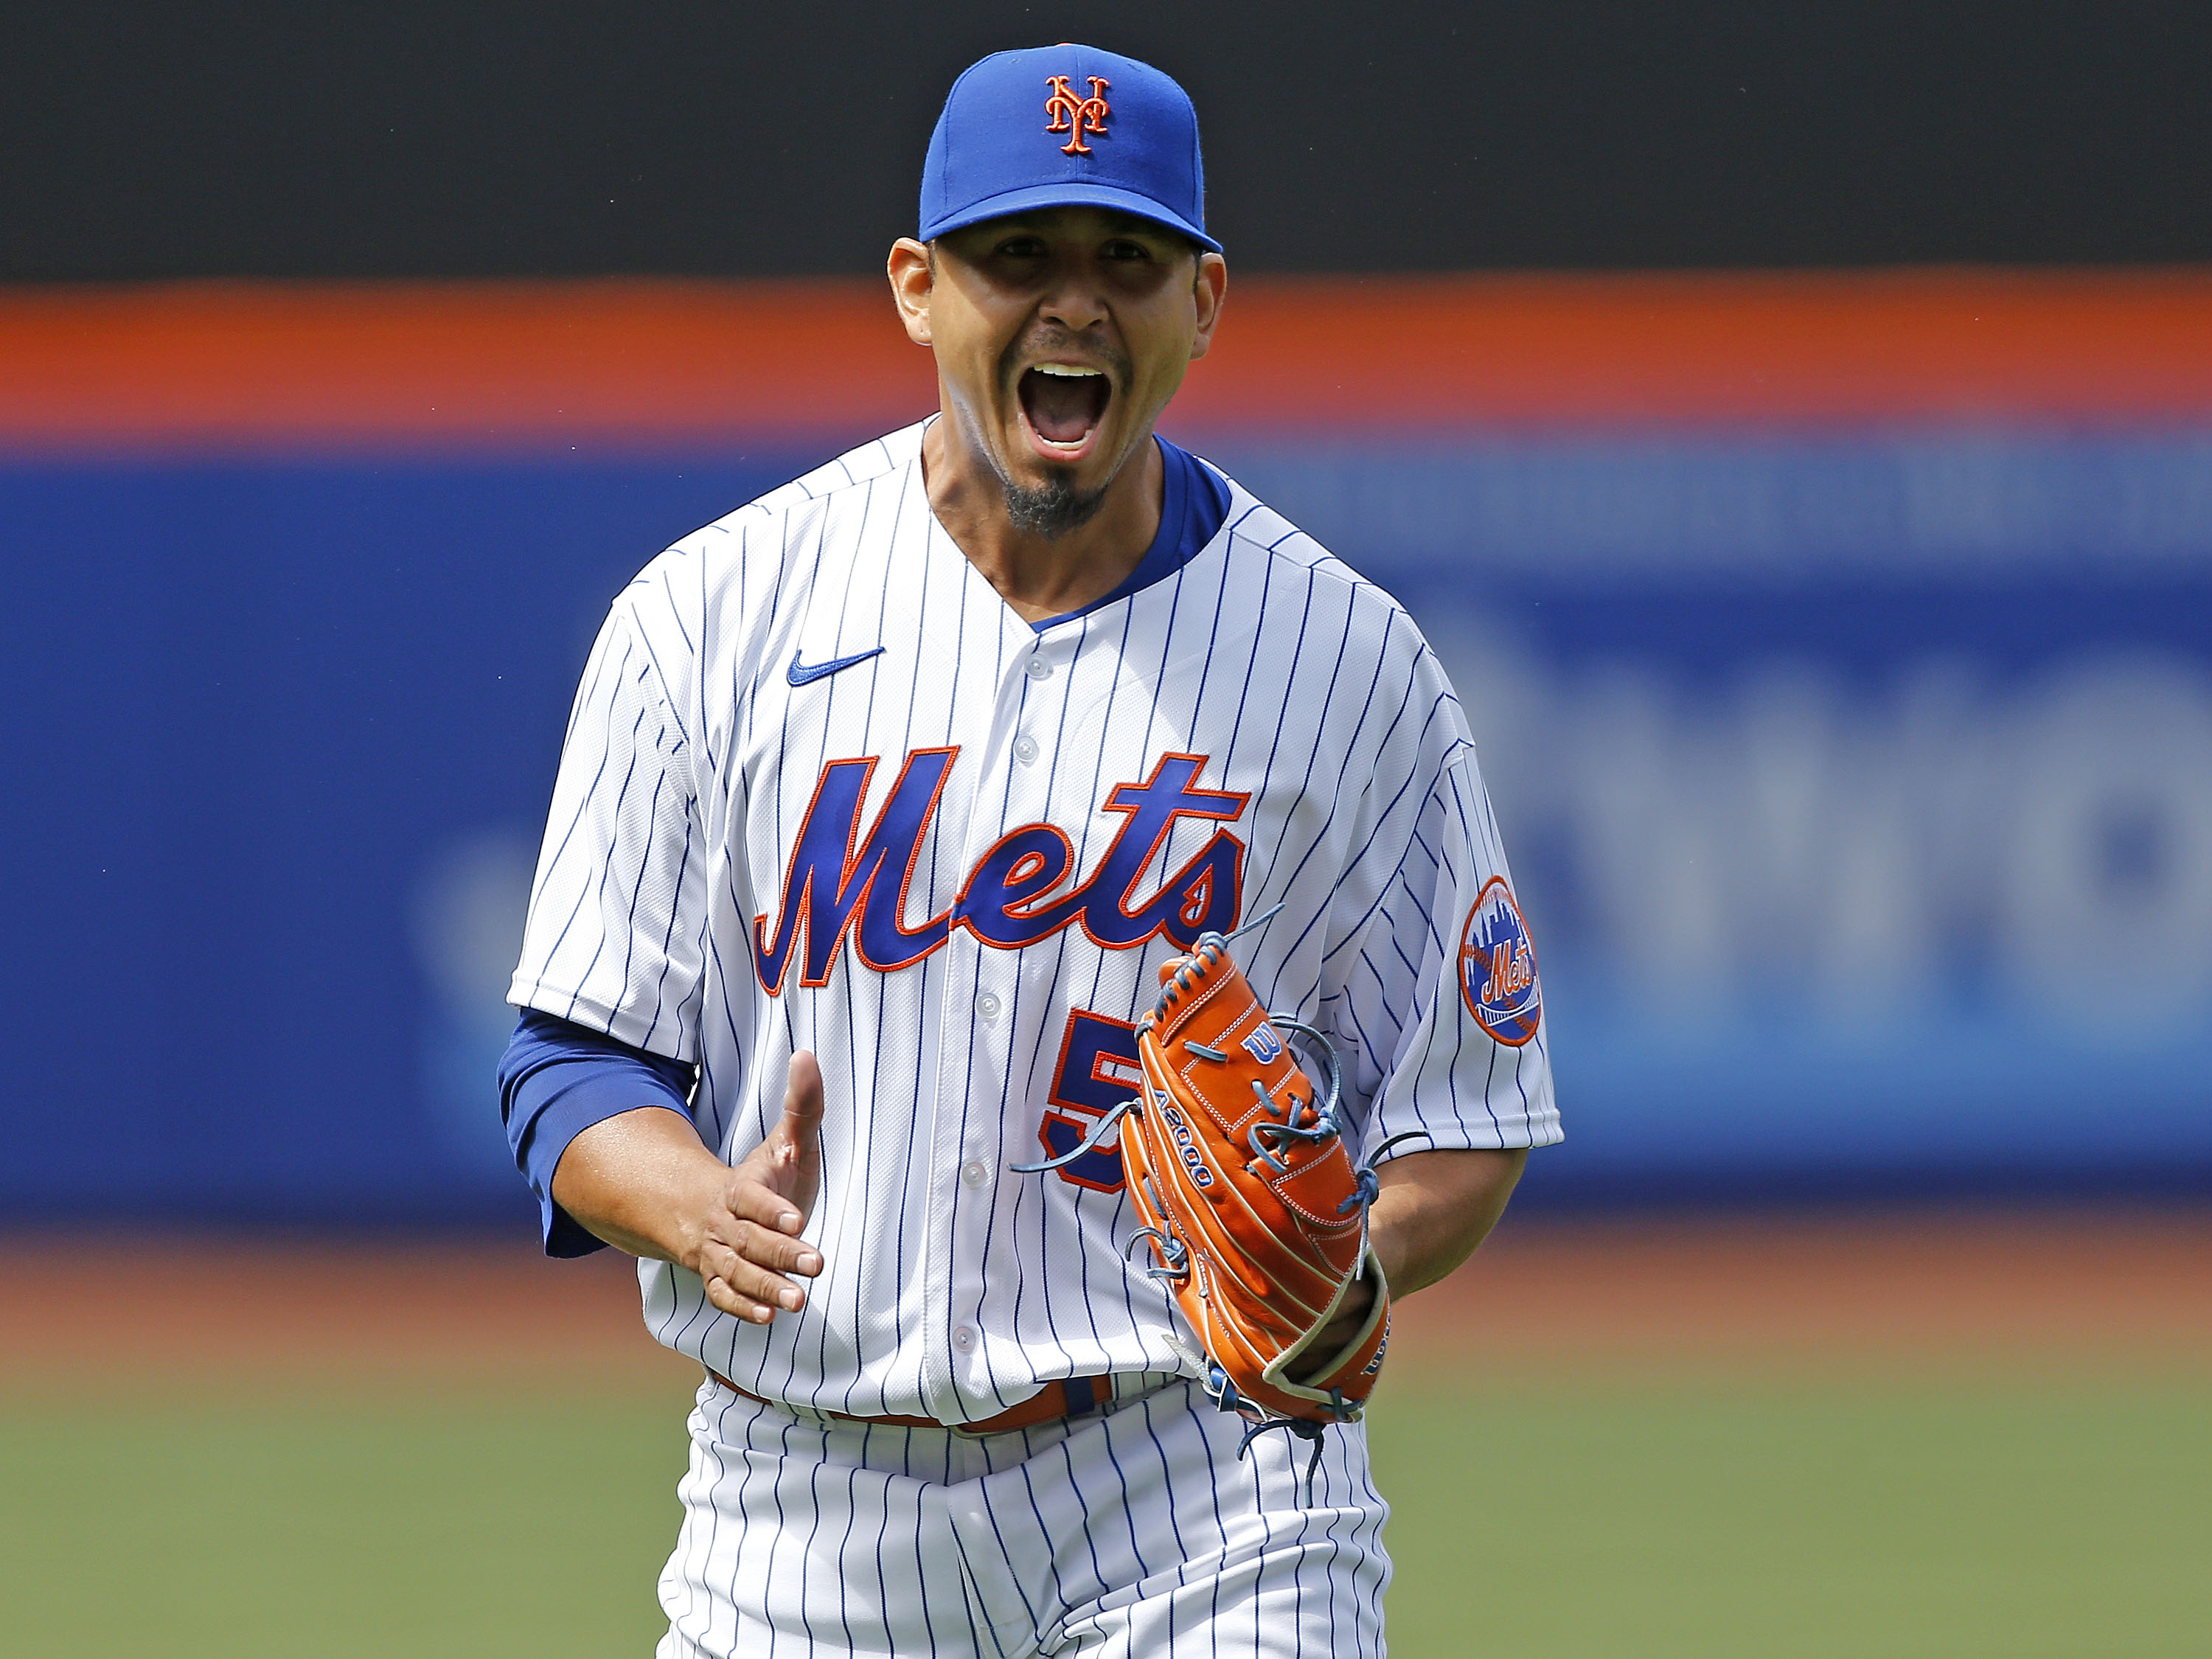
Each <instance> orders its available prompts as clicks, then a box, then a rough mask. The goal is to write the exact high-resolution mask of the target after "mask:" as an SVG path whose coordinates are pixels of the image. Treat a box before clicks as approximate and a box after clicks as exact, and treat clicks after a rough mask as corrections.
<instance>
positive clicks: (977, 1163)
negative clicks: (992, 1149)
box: [960, 1158, 991, 1187]
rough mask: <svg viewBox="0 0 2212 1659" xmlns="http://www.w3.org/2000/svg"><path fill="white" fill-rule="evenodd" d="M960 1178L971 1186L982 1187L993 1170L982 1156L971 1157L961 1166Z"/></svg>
mask: <svg viewBox="0 0 2212 1659" xmlns="http://www.w3.org/2000/svg"><path fill="white" fill-rule="evenodd" d="M960 1178H961V1179H962V1180H963V1181H964V1182H967V1183H968V1184H969V1186H970V1187H980V1186H981V1185H982V1184H983V1183H984V1182H986V1181H988V1180H989V1179H990V1178H991V1172H990V1170H987V1169H986V1168H984V1166H983V1160H982V1159H981V1158H969V1160H968V1161H967V1163H965V1164H962V1165H961V1166H960Z"/></svg>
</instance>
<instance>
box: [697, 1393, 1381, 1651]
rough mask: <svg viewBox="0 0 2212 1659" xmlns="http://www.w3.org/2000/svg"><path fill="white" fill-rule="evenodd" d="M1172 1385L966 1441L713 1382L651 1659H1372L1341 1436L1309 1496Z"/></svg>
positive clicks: (1271, 1439) (1369, 1518) (1360, 1464)
mask: <svg viewBox="0 0 2212 1659" xmlns="http://www.w3.org/2000/svg"><path fill="white" fill-rule="evenodd" d="M1242 1427H1243V1425H1241V1424H1239V1423H1237V1421H1236V1420H1235V1419H1232V1418H1228V1417H1225V1416H1224V1415H1223V1414H1221V1413H1218V1412H1217V1411H1215V1410H1213V1409H1212V1407H1211V1406H1210V1405H1208V1404H1207V1403H1206V1401H1205V1399H1204V1398H1203V1396H1202V1395H1200V1394H1199V1391H1198V1389H1196V1388H1195V1387H1194V1386H1193V1385H1192V1384H1190V1383H1171V1384H1170V1385H1169V1386H1167V1387H1165V1388H1162V1389H1156V1390H1154V1391H1153V1392H1152V1393H1150V1394H1146V1395H1140V1396H1138V1397H1135V1398H1133V1399H1127V1400H1124V1401H1121V1403H1120V1404H1119V1405H1118V1406H1116V1407H1113V1408H1112V1409H1110V1410H1109V1411H1107V1412H1105V1413H1100V1414H1097V1415H1095V1416H1092V1417H1089V1418H1085V1419H1076V1420H1072V1421H1069V1422H1066V1423H1060V1424H1055V1425H1050V1426H1049V1427H1046V1428H1042V1429H1036V1430H1031V1431H1026V1432H1021V1433H1015V1434H1004V1435H994V1436H990V1437H987V1438H982V1439H970V1438H964V1437H960V1436H957V1435H954V1434H951V1433H950V1432H947V1431H939V1430H927V1429H894V1428H884V1427H874V1426H868V1425H859V1424H850V1423H836V1422H827V1421H819V1420H813V1419H803V1418H799V1417H797V1416H794V1415H793V1414H792V1413H788V1412H786V1411H783V1410H781V1409H780V1408H778V1407H774V1406H765V1405H761V1404H758V1403H757V1402H755V1401H749V1400H744V1399H741V1398H739V1397H738V1396H737V1395H732V1394H731V1393H729V1392H728V1391H727V1390H726V1389H722V1388H720V1387H719V1386H718V1385H716V1384H714V1383H711V1382H710V1383H707V1384H706V1385H705V1386H704V1387H702V1389H701V1390H700V1395H699V1405H698V1408H697V1409H696V1411H694V1413H692V1417H691V1435H692V1447H691V1466H690V1471H689V1473H688V1474H686V1475H685V1477H684V1482H683V1485H682V1488H681V1494H682V1498H683V1500H684V1528H683V1531H682V1533H681V1534H680V1535H679V1536H678V1541H677V1545H676V1549H675V1552H674V1553H673V1554H672V1555H671V1557H670V1558H669V1561H668V1565H667V1566H666V1568H665V1569H664V1571H662V1574H661V1579H660V1597H661V1603H662V1606H663V1607H664V1608H665V1610H666V1612H667V1613H668V1616H669V1634H668V1636H667V1637H666V1638H665V1639H664V1640H663V1642H662V1644H661V1646H660V1650H659V1652H660V1655H661V1659H693V1656H701V1655H712V1656H721V1655H725V1654H746V1655H754V1654H763V1655H765V1654H786V1655H791V1656H800V1655H817V1654H824V1655H826V1654H838V1655H843V1654H884V1655H890V1654H896V1655H900V1656H902V1659H912V1656H919V1655H925V1654H927V1655H942V1656H952V1655H963V1656H964V1655H987V1656H992V1659H1023V1656H1029V1655H1038V1654H1074V1653H1082V1654H1084V1655H1085V1656H1111V1659H1156V1656H1164V1655H1167V1654H1170V1653H1173V1654H1176V1655H1182V1654H1204V1655H1207V1656H1211V1659H1294V1656H1298V1655H1304V1656H1309V1659H1310V1656H1312V1655H1316V1654H1332V1655H1336V1656H1339V1659H1352V1656H1363V1655H1364V1656H1379V1655H1380V1654H1382V1652H1383V1590H1384V1589H1385V1587H1386V1586H1387V1585H1388V1583H1389V1574H1390V1568H1389V1559H1388V1557H1387V1556H1386V1555H1385V1554H1384V1553H1383V1541H1382V1530H1383V1521H1384V1519H1385V1517H1386V1516H1387V1515H1388V1513H1389V1510H1388V1508H1387V1506H1386V1505H1385V1504H1384V1503H1383V1499H1382V1497H1381V1496H1380V1494H1378V1493H1377V1492H1376V1490H1375V1487H1374V1484H1373V1482H1372V1481H1371V1480H1370V1479H1369V1476H1368V1473H1367V1449H1366V1442H1365V1439H1364V1435H1363V1433H1362V1431H1360V1430H1359V1429H1358V1427H1357V1426H1356V1425H1355V1426H1353V1427H1351V1428H1349V1429H1346V1430H1345V1431H1341V1432H1333V1433H1331V1435H1330V1436H1329V1437H1328V1441H1327V1443H1326V1447H1327V1449H1326V1450H1325V1451H1324V1453H1323V1455H1322V1463H1321V1468H1320V1470H1319V1472H1318V1474H1316V1478H1315V1481H1314V1487H1313V1497H1312V1502H1311V1504H1310V1506H1309V1504H1307V1502H1306V1498H1305V1495H1304V1489H1303V1486H1302V1480H1303V1473H1304V1457H1305V1454H1304V1450H1303V1449H1297V1448H1294V1447H1292V1446H1291V1444H1289V1443H1287V1442H1286V1441H1285V1437H1283V1436H1280V1435H1272V1436H1267V1437H1264V1438H1263V1439H1261V1440H1260V1441H1258V1442H1255V1443H1254V1445H1253V1447H1252V1449H1251V1451H1250V1452H1249V1454H1248V1455H1247V1456H1246V1457H1245V1458H1243V1460H1241V1461H1240V1460H1239V1459H1238V1457H1237V1438H1238V1436H1239V1434H1240V1433H1241V1432H1242Z"/></svg>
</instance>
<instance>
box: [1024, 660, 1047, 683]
mask: <svg viewBox="0 0 2212 1659" xmlns="http://www.w3.org/2000/svg"><path fill="white" fill-rule="evenodd" d="M1022 672H1023V673H1024V674H1026V675H1028V676H1029V677H1030V678H1031V679H1033V680H1037V681H1043V680H1048V679H1050V678H1052V665H1051V664H1050V663H1048V662H1047V661H1046V660H1045V659H1043V658H1042V657H1031V658H1030V659H1029V660H1028V661H1027V662H1025V663H1024V664H1023V665H1022Z"/></svg>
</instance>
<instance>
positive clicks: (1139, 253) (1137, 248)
mask: <svg viewBox="0 0 2212 1659" xmlns="http://www.w3.org/2000/svg"><path fill="white" fill-rule="evenodd" d="M1099 252H1100V253H1101V254H1102V255H1103V257H1105V258H1109V259H1149V258H1152V249H1150V248H1148V247H1146V246H1145V245H1144V244H1143V243H1142V242H1136V241H1131V240H1128V239H1127V237H1120V236H1117V237H1115V239H1114V240H1112V241H1110V242H1109V243H1107V244H1106V246H1104V247H1103V248H1101V249H1100V250H1099Z"/></svg>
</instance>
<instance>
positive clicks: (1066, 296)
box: [1038, 258, 1109, 333]
mask: <svg viewBox="0 0 2212 1659" xmlns="http://www.w3.org/2000/svg"><path fill="white" fill-rule="evenodd" d="M1102 275H1103V273H1101V271H1100V270H1099V269H1098V266H1097V264H1096V262H1095V261H1092V260H1090V259H1082V258H1063V259H1055V260H1054V261H1053V264H1052V271H1051V275H1050V276H1049V277H1048V280H1047V282H1046V283H1045V289H1044V296H1043V299H1042V301H1041V302H1040V304H1039V306H1038V314H1039V315H1040V316H1041V317H1042V318H1044V319H1046V320H1048V321H1051V322H1055V323H1058V324H1059V325H1060V326H1061V327H1063V328H1066V329H1067V330H1069V331H1072V332H1074V333H1081V332H1082V331H1084V330H1085V329H1087V328H1089V327H1091V326H1092V325H1094V324H1097V323H1103V322H1104V321H1105V320H1106V319H1107V317H1108V315H1109V312H1108V308H1107V305H1106V289H1105V283H1103V280H1102Z"/></svg>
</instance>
